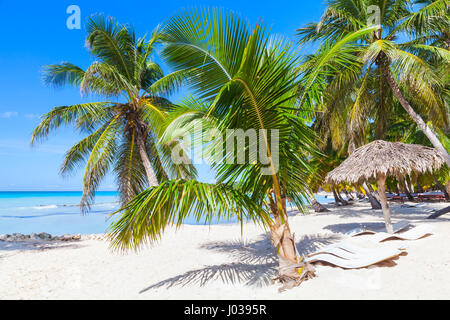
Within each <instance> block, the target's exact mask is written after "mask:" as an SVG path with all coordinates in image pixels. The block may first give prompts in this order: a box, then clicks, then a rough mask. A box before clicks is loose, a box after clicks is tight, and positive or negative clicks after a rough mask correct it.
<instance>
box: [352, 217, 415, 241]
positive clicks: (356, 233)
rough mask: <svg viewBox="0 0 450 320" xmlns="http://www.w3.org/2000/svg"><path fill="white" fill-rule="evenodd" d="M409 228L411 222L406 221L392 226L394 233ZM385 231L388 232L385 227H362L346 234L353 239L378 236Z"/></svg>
mask: <svg viewBox="0 0 450 320" xmlns="http://www.w3.org/2000/svg"><path fill="white" fill-rule="evenodd" d="M409 226H410V223H409V221H406V220H402V221H399V222H396V223H394V224H393V225H392V227H393V229H394V233H396V232H400V231H402V230H405V229H406V228H407V227H409ZM384 230H386V229H385V227H384V226H383V227H379V228H374V229H368V228H366V227H365V226H362V227H360V228H356V229H353V230H350V231H348V232H346V234H347V235H349V236H351V237H355V236H360V235H363V234H376V233H378V232H383V231H384Z"/></svg>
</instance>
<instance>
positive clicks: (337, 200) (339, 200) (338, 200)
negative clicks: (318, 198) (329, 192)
mask: <svg viewBox="0 0 450 320" xmlns="http://www.w3.org/2000/svg"><path fill="white" fill-rule="evenodd" d="M333 196H334V202H335V204H336V205H338V204H339V203H341V204H342V205H343V206H346V205H348V202H347V201H346V200H344V199H342V197H341V196H340V194H339V191H337V190H336V189H334V188H333Z"/></svg>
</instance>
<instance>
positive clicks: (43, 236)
mask: <svg viewBox="0 0 450 320" xmlns="http://www.w3.org/2000/svg"><path fill="white" fill-rule="evenodd" d="M27 240H35V241H36V240H37V241H52V240H53V241H77V240H81V234H76V235H74V234H65V235H62V236H52V235H51V234H49V233H46V232H41V233H38V234H36V233H32V234H29V235H26V234H21V233H13V234H1V235H0V241H11V242H12V241H27Z"/></svg>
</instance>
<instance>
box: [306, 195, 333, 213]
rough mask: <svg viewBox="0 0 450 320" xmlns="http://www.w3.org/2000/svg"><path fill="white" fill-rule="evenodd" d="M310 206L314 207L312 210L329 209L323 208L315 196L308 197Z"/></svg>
mask: <svg viewBox="0 0 450 320" xmlns="http://www.w3.org/2000/svg"><path fill="white" fill-rule="evenodd" d="M310 202H311V207H312V208H313V209H314V212H327V211H330V210H328V209H327V208H325V207H324V206H323V205H322V204H321V203H320V202H319V201H317V199H316V198H314V197H311V199H310Z"/></svg>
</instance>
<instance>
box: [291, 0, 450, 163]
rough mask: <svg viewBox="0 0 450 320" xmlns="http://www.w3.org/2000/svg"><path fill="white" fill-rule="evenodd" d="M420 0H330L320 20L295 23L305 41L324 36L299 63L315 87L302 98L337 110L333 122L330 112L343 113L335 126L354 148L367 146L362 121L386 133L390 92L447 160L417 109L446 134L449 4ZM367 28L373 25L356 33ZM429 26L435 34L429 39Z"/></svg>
mask: <svg viewBox="0 0 450 320" xmlns="http://www.w3.org/2000/svg"><path fill="white" fill-rule="evenodd" d="M420 2H421V3H424V5H422V7H421V8H419V9H418V10H416V9H415V8H416V7H414V8H413V6H412V2H411V1H408V0H388V1H384V0H383V1H381V0H359V1H350V0H329V1H327V9H326V11H325V13H324V14H323V16H322V19H321V20H320V22H318V23H311V24H309V25H308V26H306V27H304V28H301V29H298V34H299V37H300V43H302V44H303V43H309V42H315V41H323V43H322V45H321V47H320V48H319V49H318V51H317V53H316V54H315V55H313V56H311V57H309V61H308V59H307V62H306V63H305V65H304V66H303V70H302V71H304V72H305V79H306V80H305V84H304V85H305V86H310V87H313V86H314V87H315V88H317V90H316V91H312V90H306V92H307V94H305V95H304V99H303V100H304V101H306V102H307V101H308V99H309V100H315V101H316V102H317V101H318V100H320V105H322V106H324V109H325V110H327V111H329V112H330V111H331V110H335V111H336V112H334V113H332V114H333V116H330V119H332V120H333V121H334V122H337V120H339V117H335V115H339V114H340V115H341V116H343V115H347V116H348V118H347V119H346V122H345V123H342V122H341V123H340V124H339V125H337V126H335V128H337V129H339V128H341V131H342V129H347V130H348V131H349V132H350V135H351V137H350V139H349V140H350V143H351V144H350V149H351V150H353V149H355V148H356V147H358V146H361V145H363V144H364V141H363V140H358V139H360V138H361V137H362V138H364V135H365V128H367V121H370V120H373V121H374V122H375V123H376V125H377V126H378V128H377V136H376V137H375V138H377V139H380V138H384V134H385V133H386V126H387V121H388V119H389V118H388V117H389V115H390V114H392V106H393V105H394V104H393V103H392V101H393V99H394V98H395V99H397V101H399V102H400V104H401V106H402V107H403V108H404V110H405V111H406V112H407V114H408V115H409V117H411V119H413V121H414V122H415V123H416V125H417V126H418V127H419V128H420V130H422V131H423V133H424V134H425V135H426V137H427V138H428V140H429V141H430V142H431V144H432V145H433V146H434V147H435V148H436V149H437V150H438V151H439V152H440V153H441V154H442V156H443V157H444V158H445V161H446V163H447V164H448V165H449V166H450V158H449V155H448V152H447V150H446V149H445V147H444V146H443V144H442V142H441V141H440V140H439V138H438V137H437V135H436V132H435V131H433V130H432V128H431V127H430V126H429V125H427V123H426V122H425V121H424V120H423V118H422V116H421V115H420V114H424V115H426V116H427V117H428V119H429V120H430V121H431V122H432V123H433V125H434V126H435V127H438V128H446V129H445V132H448V124H449V117H448V87H447V89H445V87H446V86H448V80H447V79H446V77H445V76H443V75H442V70H443V69H444V70H445V69H446V67H444V68H442V66H448V64H449V60H450V52H449V51H448V48H445V47H442V46H441V44H442V43H445V41H441V40H442V39H441V38H442V37H444V38H445V34H447V33H448V28H446V26H447V27H448V3H447V1H446V0H436V1H420ZM368 28H373V31H372V32H370V33H366V32H361V31H363V30H367V29H368ZM446 30H447V31H446ZM430 32H432V33H434V34H435V35H437V36H436V37H434V38H438V39H437V40H436V39H434V38H428V37H427V33H430ZM446 32H447V33H446ZM439 39H441V40H439ZM318 66H319V67H321V68H322V71H321V72H319V71H318V68H317V67H318ZM305 70H306V71H305ZM322 94H323V95H322ZM416 110H418V111H416ZM351 150H350V151H351Z"/></svg>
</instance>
